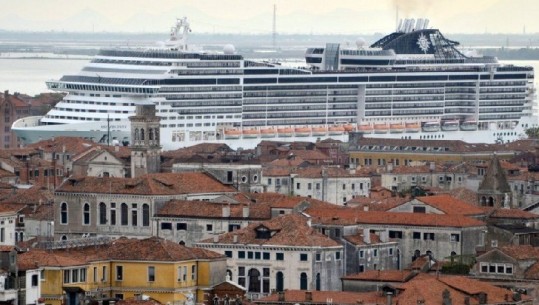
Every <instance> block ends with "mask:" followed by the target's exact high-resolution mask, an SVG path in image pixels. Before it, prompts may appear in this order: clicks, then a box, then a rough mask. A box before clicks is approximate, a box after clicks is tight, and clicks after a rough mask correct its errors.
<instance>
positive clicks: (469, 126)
mask: <svg viewBox="0 0 539 305" xmlns="http://www.w3.org/2000/svg"><path fill="white" fill-rule="evenodd" d="M460 130H464V131H474V130H477V121H464V122H462V124H460Z"/></svg>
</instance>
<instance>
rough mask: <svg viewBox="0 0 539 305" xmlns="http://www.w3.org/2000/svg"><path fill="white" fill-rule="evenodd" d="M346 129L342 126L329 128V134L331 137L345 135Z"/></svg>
mask: <svg viewBox="0 0 539 305" xmlns="http://www.w3.org/2000/svg"><path fill="white" fill-rule="evenodd" d="M344 131H345V129H344V127H343V126H341V125H335V126H329V128H328V134H329V135H331V136H339V135H342V134H343V133H344Z"/></svg>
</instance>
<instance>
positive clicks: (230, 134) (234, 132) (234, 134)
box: [225, 128, 241, 139]
mask: <svg viewBox="0 0 539 305" xmlns="http://www.w3.org/2000/svg"><path fill="white" fill-rule="evenodd" d="M240 137H241V130H239V129H235V128H233V129H225V139H239V138H240Z"/></svg>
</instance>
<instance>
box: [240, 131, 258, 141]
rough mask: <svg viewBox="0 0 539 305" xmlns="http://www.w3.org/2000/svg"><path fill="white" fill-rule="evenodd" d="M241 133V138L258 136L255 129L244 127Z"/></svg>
mask: <svg viewBox="0 0 539 305" xmlns="http://www.w3.org/2000/svg"><path fill="white" fill-rule="evenodd" d="M242 134H243V138H245V139H248V138H258V136H259V135H260V132H259V131H258V130H256V129H244V130H243V131H242Z"/></svg>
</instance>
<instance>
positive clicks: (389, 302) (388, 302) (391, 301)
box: [387, 291, 393, 305]
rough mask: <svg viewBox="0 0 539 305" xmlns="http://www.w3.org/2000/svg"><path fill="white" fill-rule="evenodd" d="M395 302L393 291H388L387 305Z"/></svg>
mask: <svg viewBox="0 0 539 305" xmlns="http://www.w3.org/2000/svg"><path fill="white" fill-rule="evenodd" d="M391 304H393V292H391V291H388V292H387V305H391Z"/></svg>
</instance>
